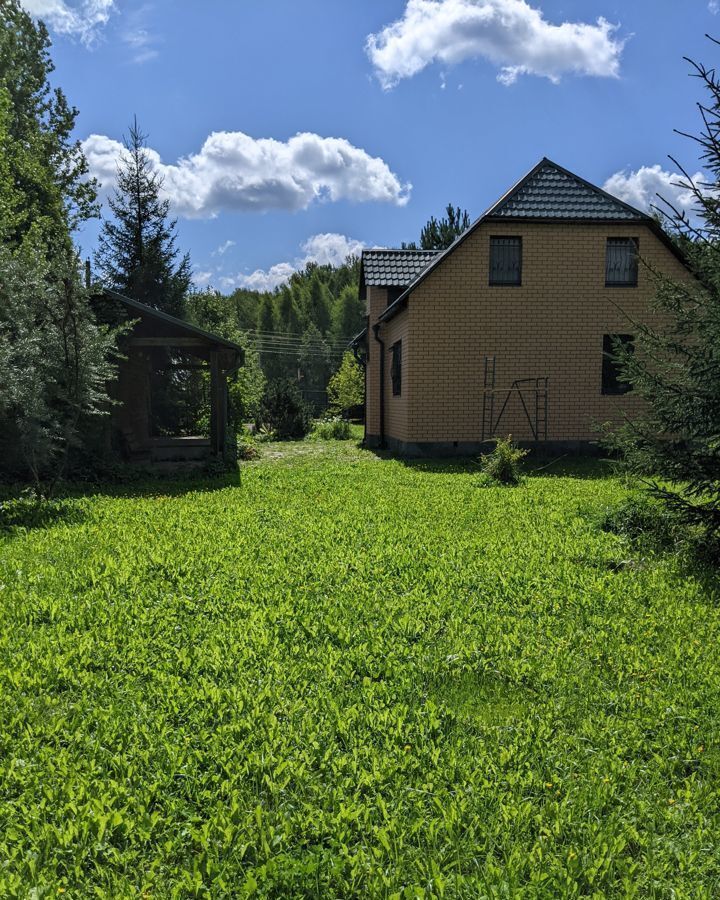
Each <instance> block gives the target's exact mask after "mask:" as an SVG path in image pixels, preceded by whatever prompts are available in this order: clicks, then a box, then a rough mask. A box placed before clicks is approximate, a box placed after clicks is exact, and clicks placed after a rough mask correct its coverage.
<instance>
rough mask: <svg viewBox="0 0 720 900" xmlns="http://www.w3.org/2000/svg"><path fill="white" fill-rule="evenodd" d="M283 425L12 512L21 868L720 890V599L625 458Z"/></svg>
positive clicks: (21, 887) (13, 820) (484, 893)
mask: <svg viewBox="0 0 720 900" xmlns="http://www.w3.org/2000/svg"><path fill="white" fill-rule="evenodd" d="M264 454H265V456H264V458H263V459H261V460H259V461H257V462H254V463H250V464H247V465H244V466H243V468H242V473H241V476H240V479H239V480H238V479H237V478H235V479H234V481H232V480H231V481H228V482H225V483H223V482H220V483H215V484H214V485H202V484H197V483H196V484H194V485H193V484H186V485H185V486H183V485H173V484H171V483H155V484H154V485H138V486H136V487H133V488H132V489H128V490H127V491H125V492H124V493H123V492H121V491H117V490H115V491H113V490H110V489H109V490H107V491H100V492H98V493H97V494H96V495H95V496H92V497H85V498H78V499H71V500H68V501H66V502H65V503H64V504H61V506H60V507H59V508H58V510H57V515H56V516H54V517H53V516H49V517H48V519H47V521H44V522H38V523H37V525H38V527H33V528H27V529H22V528H11V529H10V530H6V532H5V534H4V535H2V536H0V696H1V697H2V704H1V705H0V896H2V897H15V896H17V897H28V898H33V900H35V898H40V897H56V896H58V895H60V894H64V896H65V897H77V898H86V897H95V896H97V897H107V898H124V897H134V896H142V897H147V898H152V897H154V898H160V897H196V896H197V897H212V898H223V897H233V898H234V897H244V896H246V895H256V896H269V897H278V898H281V897H282V898H285V897H313V896H318V897H353V896H358V897H394V898H418V897H453V898H454V897H467V898H477V897H493V898H495V897H497V898H501V897H503V898H504V897H513V898H515V897H523V898H536V897H575V896H592V897H597V898H601V897H641V898H648V897H657V898H665V897H667V898H670V897H673V898H703V897H708V898H711V897H717V896H719V895H720V853H718V836H719V835H720V741H719V738H720V729H719V725H720V652H719V646H720V607H719V606H718V603H717V596H716V594H715V592H714V591H713V588H712V586H711V584H709V583H707V581H701V580H700V578H699V576H697V575H695V576H694V575H693V574H691V573H688V572H683V571H681V569H680V568H679V564H678V563H677V562H676V561H674V560H673V559H672V558H671V557H657V558H652V557H650V558H643V557H642V555H641V554H640V553H639V552H638V551H637V550H634V549H633V548H632V547H631V546H629V545H627V544H626V543H625V542H624V541H623V540H622V539H621V538H620V537H618V536H616V535H612V534H607V533H604V532H602V531H601V530H599V529H598V527H597V524H596V519H597V516H598V515H599V514H600V513H601V511H602V509H603V508H605V507H608V506H611V505H612V504H615V503H618V502H619V501H621V500H622V499H623V497H624V495H625V493H626V490H625V488H624V486H623V485H622V483H621V482H620V481H618V480H615V479H613V478H610V477H608V475H607V472H606V471H604V470H603V469H602V468H601V467H600V466H599V465H585V466H582V467H577V468H575V469H573V468H571V467H566V469H565V470H563V469H562V464H560V465H556V466H551V467H550V468H547V469H544V470H543V471H542V472H540V473H538V474H535V475H533V476H531V477H529V478H528V479H527V480H526V481H525V482H524V483H523V484H522V485H521V486H520V487H519V488H516V489H503V488H484V487H479V486H478V476H477V471H476V470H475V469H473V468H472V467H470V466H467V465H457V464H454V465H453V464H449V465H440V464H429V463H424V464H423V463H418V464H403V463H402V462H399V461H390V460H381V459H378V458H377V457H376V456H374V455H372V454H370V453H367V452H364V451H361V450H359V449H358V448H357V446H356V445H355V443H354V442H346V443H342V444H337V445H335V446H331V445H328V444H322V443H312V444H311V443H303V444H298V445H295V446H292V445H268V447H266V448H265V450H264Z"/></svg>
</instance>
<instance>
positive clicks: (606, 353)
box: [602, 334, 635, 394]
mask: <svg viewBox="0 0 720 900" xmlns="http://www.w3.org/2000/svg"><path fill="white" fill-rule="evenodd" d="M633 340H634V338H633V336H632V335H631V334H605V335H603V362H602V392H603V394H627V393H628V392H629V391H631V390H632V385H631V384H629V383H628V382H627V381H623V379H622V374H621V372H620V366H619V365H618V362H617V360H616V358H615V357H616V354H617V351H618V350H627V351H629V352H630V353H633V352H634V350H635V345H634V343H633Z"/></svg>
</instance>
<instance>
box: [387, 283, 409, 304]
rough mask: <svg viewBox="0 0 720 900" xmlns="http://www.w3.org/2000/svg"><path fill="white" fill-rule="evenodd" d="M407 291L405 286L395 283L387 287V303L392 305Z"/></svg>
mask: <svg viewBox="0 0 720 900" xmlns="http://www.w3.org/2000/svg"><path fill="white" fill-rule="evenodd" d="M404 293H405V286H404V285H401V286H399V287H398V286H397V285H393V286H392V287H389V288H388V289H387V305H388V306H390V304H391V303H394V302H395V301H396V300H397V299H398V297H399V296H400V295H401V294H404Z"/></svg>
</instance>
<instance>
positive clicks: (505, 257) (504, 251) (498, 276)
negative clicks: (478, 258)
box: [490, 237, 522, 285]
mask: <svg viewBox="0 0 720 900" xmlns="http://www.w3.org/2000/svg"><path fill="white" fill-rule="evenodd" d="M490 284H506V285H513V284H514V285H519V284H522V238H519V237H491V238H490Z"/></svg>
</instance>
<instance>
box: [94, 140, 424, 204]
mask: <svg viewBox="0 0 720 900" xmlns="http://www.w3.org/2000/svg"><path fill="white" fill-rule="evenodd" d="M83 150H84V151H85V155H86V157H87V159H88V163H89V165H90V172H91V174H92V175H94V176H95V177H96V178H97V179H98V181H99V182H100V184H101V185H102V186H103V188H104V189H105V190H109V189H111V188H112V187H113V185H114V183H115V177H116V172H117V164H118V161H119V160H120V159H121V158H122V156H123V154H124V153H125V152H126V151H125V150H124V148H123V146H122V144H121V143H120V142H119V141H116V140H113V139H112V138H109V137H106V136H105V135H102V134H91V135H90V137H88V138H87V139H86V140H85V141H83ZM147 152H148V157H149V159H150V161H151V164H152V165H153V167H154V168H155V170H156V171H157V172H158V173H159V174H160V175H161V176H162V177H163V181H164V185H163V190H164V192H165V195H166V196H167V197H168V199H169V200H170V202H171V204H172V206H173V210H174V212H175V214H176V215H178V216H183V217H185V218H213V217H214V216H216V215H217V214H218V213H220V212H223V211H234V212H253V211H257V212H265V211H267V210H290V211H293V210H300V209H306V208H307V207H308V206H310V204H311V203H313V202H315V201H317V200H332V201H336V200H351V201H355V202H358V203H362V202H366V201H371V200H372V201H379V202H385V203H394V204H396V205H398V206H404V205H405V204H406V203H407V201H408V199H409V197H410V190H411V185H409V184H403V183H401V181H400V179H399V178H398V176H397V175H395V174H394V173H393V172H392V171H391V170H390V168H389V166H388V165H387V163H386V162H384V161H383V160H382V159H380V158H379V157H375V156H370V154H368V153H367V152H366V151H365V150H362V149H360V148H359V147H354V146H353V145H352V144H351V143H350V142H349V141H346V140H345V139H344V138H332V137H320V135H317V134H310V133H303V134H296V135H295V136H294V137H291V138H290V139H289V140H288V141H277V140H274V139H272V138H253V137H250V135H247V134H243V133H242V132H241V131H219V132H213V133H212V134H211V135H210V136H209V137H208V138H207V140H206V141H205V143H204V144H203V146H202V147H201V149H200V151H199V152H198V153H195V154H193V155H191V156H187V157H183V158H181V159H179V160H178V161H177V162H176V163H174V164H168V163H164V162H163V161H162V160H161V158H160V155H159V154H158V153H157V152H156V151H155V150H152V149H151V148H148V151H147Z"/></svg>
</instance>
